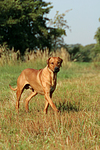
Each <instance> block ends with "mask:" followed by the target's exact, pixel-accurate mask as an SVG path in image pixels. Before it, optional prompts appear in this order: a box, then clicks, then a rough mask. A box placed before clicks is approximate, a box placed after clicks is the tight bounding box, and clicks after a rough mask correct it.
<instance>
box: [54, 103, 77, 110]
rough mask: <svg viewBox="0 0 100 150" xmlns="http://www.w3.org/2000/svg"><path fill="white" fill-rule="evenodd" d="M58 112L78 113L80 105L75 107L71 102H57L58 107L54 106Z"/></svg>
mask: <svg viewBox="0 0 100 150" xmlns="http://www.w3.org/2000/svg"><path fill="white" fill-rule="evenodd" d="M56 106H57V108H58V110H59V111H60V112H64V111H67V112H70V111H75V112H78V111H79V110H80V109H79V107H80V105H79V104H78V105H77V106H76V105H75V104H72V103H71V102H67V103H66V102H62V103H61V102H59V104H58V105H56Z"/></svg>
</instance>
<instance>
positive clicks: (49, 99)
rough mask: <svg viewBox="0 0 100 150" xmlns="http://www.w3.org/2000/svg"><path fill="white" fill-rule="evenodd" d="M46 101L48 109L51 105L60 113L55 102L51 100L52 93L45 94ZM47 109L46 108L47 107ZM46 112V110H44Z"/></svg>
mask: <svg viewBox="0 0 100 150" xmlns="http://www.w3.org/2000/svg"><path fill="white" fill-rule="evenodd" d="M45 99H46V100H47V102H46V105H45V106H47V107H48V103H49V104H50V106H51V107H52V109H53V110H54V111H56V112H58V111H59V110H58V109H57V108H56V106H55V104H54V103H53V101H52V100H51V98H50V93H49V92H46V93H45ZM45 108H46V107H45ZM44 111H46V109H44Z"/></svg>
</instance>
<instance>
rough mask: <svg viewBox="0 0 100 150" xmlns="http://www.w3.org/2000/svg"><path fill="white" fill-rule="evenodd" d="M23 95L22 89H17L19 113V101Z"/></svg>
mask: <svg viewBox="0 0 100 150" xmlns="http://www.w3.org/2000/svg"><path fill="white" fill-rule="evenodd" d="M21 94H22V91H21V90H20V89H17V92H16V96H17V101H16V111H17V112H18V109H19V101H20V98H21Z"/></svg>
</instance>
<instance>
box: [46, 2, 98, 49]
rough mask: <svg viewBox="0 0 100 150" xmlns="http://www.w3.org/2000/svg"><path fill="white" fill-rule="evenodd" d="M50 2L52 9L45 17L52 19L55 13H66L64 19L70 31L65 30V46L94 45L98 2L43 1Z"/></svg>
mask: <svg viewBox="0 0 100 150" xmlns="http://www.w3.org/2000/svg"><path fill="white" fill-rule="evenodd" d="M44 1H45V2H51V3H52V4H51V5H52V6H53V8H52V9H51V11H50V12H49V14H48V15H47V16H48V18H50V19H51V18H52V19H53V18H54V16H55V14H56V11H59V14H62V13H64V12H65V11H66V10H70V9H72V10H71V11H69V12H68V13H66V16H65V18H64V19H66V20H67V25H68V26H70V29H71V31H70V30H69V29H66V34H67V36H66V37H65V38H64V39H65V43H66V44H81V45H83V46H85V45H88V44H92V43H96V40H95V39H94V35H95V33H96V31H97V28H98V27H100V22H99V18H100V0H44Z"/></svg>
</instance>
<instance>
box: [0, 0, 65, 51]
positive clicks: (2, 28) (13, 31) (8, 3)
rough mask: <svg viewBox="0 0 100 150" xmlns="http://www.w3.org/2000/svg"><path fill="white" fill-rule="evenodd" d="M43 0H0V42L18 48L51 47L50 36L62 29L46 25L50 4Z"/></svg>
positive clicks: (58, 33)
mask: <svg viewBox="0 0 100 150" xmlns="http://www.w3.org/2000/svg"><path fill="white" fill-rule="evenodd" d="M50 5H51V3H46V2H44V1H43V0H34V1H33V0H17V1H16V0H4V1H0V44H3V43H4V42H6V43H7V45H8V46H9V48H12V47H14V50H15V51H17V50H18V49H19V50H20V52H21V54H24V52H25V50H26V49H27V48H29V50H33V49H37V48H39V49H44V48H45V47H48V48H49V49H51V47H52V42H53V40H52V37H53V36H58V37H61V35H63V34H64V30H60V31H59V29H54V28H50V27H47V21H49V18H47V17H46V14H48V13H49V11H50V9H51V8H52V6H50Z"/></svg>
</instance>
